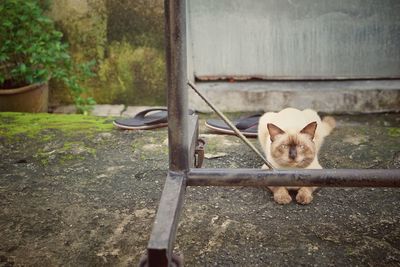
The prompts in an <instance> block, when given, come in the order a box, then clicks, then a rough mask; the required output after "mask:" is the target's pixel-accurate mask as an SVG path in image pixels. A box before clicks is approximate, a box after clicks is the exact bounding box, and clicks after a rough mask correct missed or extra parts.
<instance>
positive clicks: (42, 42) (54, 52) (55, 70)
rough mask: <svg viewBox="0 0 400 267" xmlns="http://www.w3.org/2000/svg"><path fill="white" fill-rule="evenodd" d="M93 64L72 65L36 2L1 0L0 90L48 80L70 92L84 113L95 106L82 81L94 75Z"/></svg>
mask: <svg viewBox="0 0 400 267" xmlns="http://www.w3.org/2000/svg"><path fill="white" fill-rule="evenodd" d="M93 64H94V62H87V63H84V64H75V63H74V62H73V60H72V59H71V57H70V55H69V53H68V45H67V44H65V43H63V42H62V33H61V32H59V31H57V30H56V29H55V27H54V23H53V21H52V20H51V19H49V18H48V17H46V16H45V15H44V14H43V11H42V9H41V8H40V7H39V2H38V0H1V3H0V89H8V88H16V87H21V86H24V85H28V84H33V83H44V82H47V81H48V80H49V79H50V78H55V79H57V80H60V81H62V82H63V83H65V85H66V86H67V87H68V88H69V89H70V92H71V94H72V96H73V98H74V102H75V105H76V106H77V108H78V110H79V111H81V112H83V113H86V112H87V111H89V110H90V109H91V107H92V105H93V104H94V103H95V102H94V100H93V98H91V97H86V96H85V95H86V92H87V89H86V88H84V87H82V86H81V82H82V81H83V80H84V79H86V78H88V77H91V76H93V73H92V71H91V67H92V66H93Z"/></svg>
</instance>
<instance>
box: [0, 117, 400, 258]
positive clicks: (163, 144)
mask: <svg viewBox="0 0 400 267" xmlns="http://www.w3.org/2000/svg"><path fill="white" fill-rule="evenodd" d="M203 119H204V118H203ZM336 119H337V121H338V127H337V129H336V130H335V131H334V132H333V133H332V135H331V136H329V137H328V138H327V140H326V142H325V144H324V147H323V149H322V151H321V153H320V158H321V163H322V165H323V166H324V167H326V168H400V128H399V127H400V117H399V114H381V115H364V116H337V117H336ZM201 132H202V136H203V137H204V138H205V139H206V141H207V147H206V149H207V151H206V153H207V157H208V159H206V161H205V167H224V168H226V167H228V168H241V167H245V168H259V167H260V166H261V165H262V164H261V162H260V160H259V159H257V157H256V156H255V155H253V154H252V152H251V151H250V150H249V149H248V148H247V147H246V146H245V145H244V144H242V143H241V142H240V141H239V139H237V138H236V137H233V136H224V135H215V134H212V133H210V132H207V131H206V130H205V129H203V127H202V129H201ZM254 143H256V140H254ZM0 151H1V154H0V205H1V210H0V240H1V242H0V266H13V265H16V266H20V265H37V266H55V265H68V266H116V265H117V266H136V265H137V262H138V261H139V258H140V257H141V255H142V254H143V253H144V252H145V249H146V245H147V241H148V238H149V234H150V231H151V226H152V224H153V220H154V216H155V212H156V209H157V204H158V200H159V198H160V195H161V191H162V186H163V182H164V179H165V176H166V173H167V169H168V162H167V160H168V148H167V131H166V130H165V129H159V130H154V131H120V130H117V129H114V128H113V127H112V126H111V119H101V118H95V117H81V116H77V115H74V116H72V117H71V115H30V114H13V113H0ZM399 178H400V177H399ZM399 201H400V189H390V188H385V189H384V188H379V189H378V188H375V189H374V188H322V189H320V190H319V191H318V192H317V193H316V195H315V198H314V202H313V203H312V204H311V205H308V206H301V205H298V204H295V203H292V204H289V205H286V206H280V205H277V204H275V203H274V202H273V200H272V195H271V194H270V193H269V192H268V191H265V190H264V189H262V188H213V187H202V188H188V189H187V193H186V199H185V205H184V211H183V214H182V215H181V220H180V225H179V229H178V236H177V240H176V243H175V246H176V251H177V252H181V253H183V254H184V257H185V263H186V265H187V266H345V265H351V266H354V265H358V266H399V265H400V227H399V226H398V224H399V222H400V205H399V203H400V202H399Z"/></svg>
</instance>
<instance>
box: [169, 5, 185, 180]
mask: <svg viewBox="0 0 400 267" xmlns="http://www.w3.org/2000/svg"><path fill="white" fill-rule="evenodd" d="M164 5H165V21H166V34H165V35H166V40H165V41H166V56H167V75H168V76H167V79H168V94H167V98H168V140H169V169H170V171H175V172H183V171H186V170H188V169H189V159H188V156H189V155H188V147H189V144H188V143H189V136H188V100H187V99H188V92H187V66H186V65H187V63H186V61H187V55H186V4H185V1H184V0H166V1H165V3H164Z"/></svg>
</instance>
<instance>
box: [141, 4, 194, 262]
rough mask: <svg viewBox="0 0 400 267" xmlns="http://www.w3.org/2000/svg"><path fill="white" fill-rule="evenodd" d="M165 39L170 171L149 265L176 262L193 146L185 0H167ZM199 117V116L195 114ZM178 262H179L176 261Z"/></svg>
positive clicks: (165, 5)
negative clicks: (177, 232)
mask: <svg viewBox="0 0 400 267" xmlns="http://www.w3.org/2000/svg"><path fill="white" fill-rule="evenodd" d="M164 9H165V37H166V38H165V42H166V62H167V81H168V85H167V86H168V88H167V89H168V90H167V99H168V145H169V173H168V176H167V179H166V181H165V185H164V190H163V193H162V195H161V199H160V204H159V207H158V210H157V215H156V219H155V223H154V226H153V230H152V233H151V236H150V241H149V245H148V247H147V257H148V258H147V263H146V264H147V265H146V266H147V267H168V266H172V265H173V257H172V250H173V243H174V241H175V236H176V230H177V226H178V220H179V216H180V213H181V210H182V205H183V199H184V194H185V188H186V178H187V172H188V170H189V166H190V162H191V161H192V160H191V159H190V158H189V151H190V150H191V149H192V147H193V143H194V141H193V140H194V137H193V134H194V133H195V132H197V131H196V130H197V129H195V128H194V127H196V126H195V125H197V121H193V120H191V123H192V125H191V126H192V127H191V131H192V132H193V133H192V134H191V136H189V125H188V121H189V118H188V117H189V115H188V100H187V98H188V96H187V95H188V93H187V84H186V83H187V69H186V58H187V55H186V5H185V0H165V2H164ZM196 119H197V117H196ZM175 265H176V262H175Z"/></svg>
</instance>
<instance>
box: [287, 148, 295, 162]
mask: <svg viewBox="0 0 400 267" xmlns="http://www.w3.org/2000/svg"><path fill="white" fill-rule="evenodd" d="M296 157H297V150H296V147H291V148H290V149H289V158H290V159H292V160H294V159H295V158H296Z"/></svg>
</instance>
